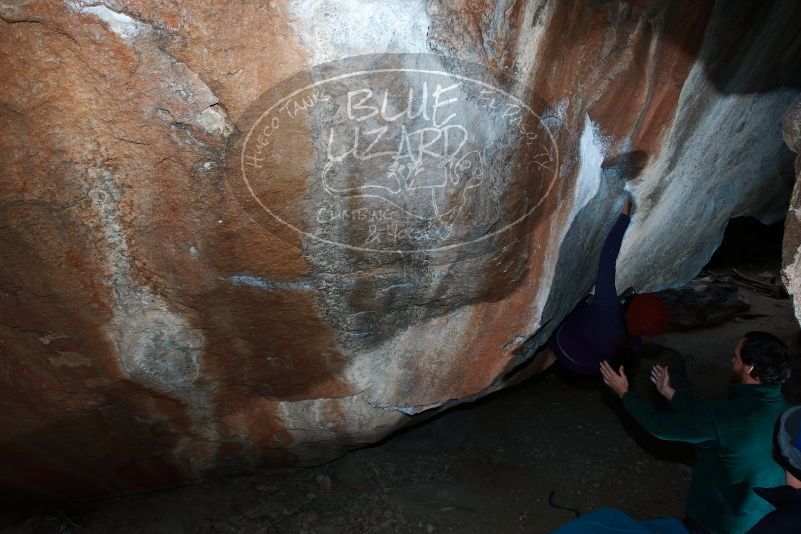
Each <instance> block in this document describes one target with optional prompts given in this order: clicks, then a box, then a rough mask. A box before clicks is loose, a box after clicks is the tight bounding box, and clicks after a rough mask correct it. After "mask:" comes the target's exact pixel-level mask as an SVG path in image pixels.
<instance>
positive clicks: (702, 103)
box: [0, 0, 801, 499]
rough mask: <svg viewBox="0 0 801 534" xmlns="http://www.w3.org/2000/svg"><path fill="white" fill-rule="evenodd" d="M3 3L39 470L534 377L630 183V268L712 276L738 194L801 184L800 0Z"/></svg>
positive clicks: (745, 208) (337, 448)
mask: <svg viewBox="0 0 801 534" xmlns="http://www.w3.org/2000/svg"><path fill="white" fill-rule="evenodd" d="M0 17H1V18H2V20H0V28H2V32H0V41H1V43H2V44H1V46H0V54H2V58H3V65H4V69H3V74H2V76H0V87H1V88H2V91H0V95H2V96H0V98H1V99H2V102H0V117H1V119H2V124H3V128H2V129H0V150H2V152H1V153H2V158H0V162H1V163H0V164H1V165H2V178H3V179H2V181H0V191H1V192H2V196H1V197H0V202H2V203H1V204H0V206H2V209H1V210H0V241H1V242H2V262H0V351H2V364H1V365H0V387H1V389H0V413H2V417H0V433H1V434H0V435H2V440H0V441H1V442H2V443H0V464H1V465H0V470H1V471H2V473H3V476H2V477H0V485H2V486H3V487H4V488H5V489H8V490H9V491H12V492H15V494H17V495H19V494H20V493H21V492H30V493H33V494H45V495H48V496H51V497H54V498H73V499H74V498H85V497H90V496H94V495H98V494H104V493H120V492H129V491H137V490H143V489H148V488H154V487H159V486H165V485H170V484H176V483H179V482H182V481H186V480H190V479H194V478H197V477H200V476H202V475H208V474H218V473H225V472H229V471H230V470H232V469H237V468H239V467H241V466H243V465H249V466H260V467H265V468H270V469H287V468H296V467H298V466H302V465H308V464H312V463H315V462H322V461H325V460H328V459H331V458H333V457H335V456H336V455H338V454H341V453H342V452H343V451H345V450H347V449H348V448H352V447H355V446H358V445H360V444H365V443H370V442H374V441H376V440H378V439H380V438H381V437H383V436H385V435H387V434H388V433H390V432H392V431H393V430H395V429H397V428H400V427H401V426H403V425H405V424H408V423H409V422H411V421H415V420H417V418H420V417H425V416H426V414H431V413H434V412H435V411H437V410H439V409H442V408H443V407H447V406H450V405H453V404H457V403H460V402H465V401H468V400H470V399H475V398H477V397H480V396H482V395H485V394H487V393H488V392H491V391H494V390H497V389H499V388H502V387H504V385H505V384H507V383H508V382H507V377H509V376H510V375H514V376H512V377H511V378H510V379H512V380H518V379H519V378H520V376H521V374H520V372H517V370H519V369H521V368H524V367H525V363H526V362H527V361H529V360H530V359H531V356H532V354H533V353H534V351H535V350H536V349H537V347H539V346H541V345H542V344H543V343H544V342H545V341H546V340H547V337H548V335H549V334H550V332H551V331H552V330H553V328H554V326H555V325H557V324H558V322H559V321H560V320H561V319H562V318H563V317H564V315H565V314H566V313H567V312H568V311H569V310H570V309H571V308H572V307H573V306H574V305H575V304H576V303H577V302H578V300H579V299H580V298H582V296H583V295H585V294H586V292H587V291H589V290H590V289H591V287H592V284H593V278H594V273H595V264H596V261H597V255H598V253H599V249H600V244H601V240H602V239H603V236H604V235H605V233H606V231H607V229H608V228H609V226H610V224H611V223H612V222H613V220H614V218H615V212H616V210H617V209H619V206H620V201H621V198H622V192H623V189H624V188H625V189H628V190H629V191H630V192H631V193H632V194H633V195H634V198H635V203H636V211H635V214H634V219H633V222H632V225H631V227H630V228H629V230H628V233H627V235H626V239H625V242H624V244H623V249H622V251H621V255H620V258H619V263H618V265H619V274H618V287H619V288H621V289H623V288H625V287H628V286H634V287H636V288H637V289H638V290H651V289H661V288H666V287H671V286H677V285H681V284H683V283H685V282H687V281H689V280H690V279H692V277H693V276H694V275H695V274H696V273H698V271H699V270H700V269H701V267H702V266H703V265H704V264H705V263H706V262H707V260H708V259H709V258H710V256H711V255H712V253H713V251H714V250H715V248H716V247H717V246H718V244H719V243H720V241H721V239H722V235H723V230H724V227H725V225H726V222H727V221H728V219H729V218H730V217H734V216H742V215H754V216H757V217H760V218H761V219H762V220H765V221H776V220H780V219H781V218H783V217H784V215H785V212H786V208H787V200H788V198H789V194H790V188H791V186H792V182H793V177H792V172H791V163H790V162H791V158H792V156H791V154H790V152H789V151H788V149H787V148H786V147H785V146H784V144H783V143H782V138H781V132H780V127H779V125H780V118H781V116H782V113H783V112H784V111H785V110H786V109H787V107H788V106H789V105H790V103H791V102H792V101H793V100H794V98H795V97H796V95H797V93H798V91H797V89H798V87H799V83H798V81H799V79H798V69H797V65H799V64H801V61H800V60H801V54H800V53H799V46H798V41H797V39H796V37H797V25H796V21H797V20H799V17H801V4H798V3H797V2H793V1H790V0H788V1H785V2H772V3H762V2H751V1H750V0H742V1H739V2H726V3H720V4H717V5H713V3H712V2H707V1H699V2H646V1H636V2H635V1H628V2H626V1H622V0H619V1H609V2H594V1H589V0H547V1H545V0H543V1H537V0H529V1H525V0H521V1H512V0H509V1H507V0H502V1H499V2H474V1H468V0H458V1H453V0H447V1H445V0H432V1H430V2H427V3H426V2H422V1H419V0H411V1H409V0H389V1H367V0H364V1H356V0H349V1H336V2H335V1H329V0H320V1H311V0H292V1H290V0H274V1H269V2H267V1H264V2H256V1H252V2H251V1H248V2H212V1H211V0H189V1H185V0H184V1H180V2H179V1H178V0H166V1H161V2H150V1H147V0H106V1H94V0H92V1H83V0H65V1H63V2H59V1H56V0H0ZM365 54H369V55H365ZM424 97H425V98H424ZM385 101H386V105H385V104H384V102H385ZM404 102H406V104H409V106H410V107H408V108H407V107H405V105H404ZM420 106H422V107H423V108H425V109H426V110H427V111H425V112H424V111H422V110H421V107H420ZM404 112H405V113H404ZM276 121H277V122H276ZM379 138H380V139H379ZM374 156H375V157H374ZM512 370H515V372H514V373H511V371H512Z"/></svg>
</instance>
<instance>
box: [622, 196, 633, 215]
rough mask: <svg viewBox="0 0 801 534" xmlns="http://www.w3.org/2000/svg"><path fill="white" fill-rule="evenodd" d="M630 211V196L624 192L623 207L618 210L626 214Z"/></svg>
mask: <svg viewBox="0 0 801 534" xmlns="http://www.w3.org/2000/svg"><path fill="white" fill-rule="evenodd" d="M630 212H631V196H629V195H628V194H626V199H625V200H624V201H623V209H622V210H620V213H625V214H626V215H628V214H629V213H630Z"/></svg>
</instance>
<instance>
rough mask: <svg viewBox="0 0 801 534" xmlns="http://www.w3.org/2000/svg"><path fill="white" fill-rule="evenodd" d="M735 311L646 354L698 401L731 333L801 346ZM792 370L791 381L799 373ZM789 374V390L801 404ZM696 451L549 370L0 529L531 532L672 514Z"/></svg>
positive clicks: (718, 370) (14, 513)
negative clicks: (299, 451) (434, 410)
mask: <svg viewBox="0 0 801 534" xmlns="http://www.w3.org/2000/svg"><path fill="white" fill-rule="evenodd" d="M742 291H743V293H744V294H745V295H746V298H748V300H749V301H750V302H751V304H752V307H751V310H750V311H749V312H748V313H747V314H745V316H744V317H740V318H735V319H732V320H730V321H728V322H726V323H724V324H723V325H720V326H716V327H711V328H704V329H699V330H693V331H688V332H681V333H671V334H667V335H664V336H661V337H660V338H656V339H654V340H653V341H655V342H656V343H659V344H661V345H663V346H667V347H670V348H672V349H675V350H676V351H678V352H679V353H680V355H679V356H676V355H673V356H672V357H671V356H670V354H669V353H662V355H657V356H656V358H653V359H649V360H643V361H642V362H641V365H640V366H639V369H638V370H636V369H635V370H633V374H634V375H635V376H636V377H637V378H636V380H637V386H636V387H637V388H638V389H641V390H643V391H647V390H649V388H650V385H649V384H648V383H647V380H646V373H647V372H648V369H650V365H652V364H653V363H655V362H656V361H669V362H670V363H672V364H680V363H681V360H682V359H683V361H684V365H685V367H686V373H687V375H688V377H689V378H690V380H691V381H692V382H693V384H694V385H695V386H696V389H697V393H698V394H699V395H701V396H707V397H714V396H719V395H721V394H722V392H723V391H725V383H726V380H727V377H728V365H729V359H730V357H731V355H732V352H733V349H734V345H735V342H736V340H737V339H738V338H739V337H740V336H741V335H742V334H743V333H745V332H747V331H749V330H767V331H770V332H773V333H776V334H777V335H779V336H781V337H782V338H784V339H785V340H787V342H788V344H789V345H790V346H791V347H792V349H793V351H794V353H796V354H798V353H799V345H798V341H797V340H798V336H797V335H798V326H797V324H796V322H795V319H794V317H793V314H792V310H791V307H790V302H789V300H786V299H785V300H781V299H779V300H777V299H772V298H768V297H765V296H762V295H759V294H756V293H754V292H752V291H750V290H748V289H745V288H744V289H742ZM796 376H801V373H799V374H797V375H796ZM798 382H799V381H797V380H796V381H795V382H794V383H793V384H792V385H791V386H790V387H789V388H787V389H788V396H790V397H791V398H793V399H794V400H795V401H798V400H801V399H800V398H799V395H798V392H799V387H798ZM691 459H692V451H691V449H689V448H687V447H683V446H680V445H675V444H670V443H666V442H659V441H658V440H656V439H654V438H651V437H650V436H647V435H644V434H643V433H642V432H641V431H640V430H639V429H638V428H637V426H636V424H634V423H633V422H632V421H631V420H630V419H629V418H628V417H627V416H626V414H625V413H623V412H622V411H621V409H620V404H619V401H618V400H617V399H616V398H615V397H612V396H611V395H610V394H609V393H608V392H607V391H606V390H605V388H604V386H603V384H602V383H601V382H600V379H598V378H591V379H577V378H576V377H573V376H570V375H569V374H566V373H562V372H559V371H558V370H550V371H548V372H547V373H545V374H544V375H541V376H538V377H536V378H534V379H531V380H529V381H527V382H525V383H523V384H521V385H519V386H517V387H515V388H513V389H511V390H507V391H504V392H500V393H498V394H495V395H493V396H491V397H489V398H486V399H483V400H482V401H480V402H478V403H476V404H473V405H471V406H467V407H459V408H456V409H454V410H451V411H449V412H446V413H445V414H443V415H441V416H438V417H437V418H435V419H433V420H431V421H429V422H427V423H425V424H421V425H418V426H417V427H414V428H411V429H408V430H406V431H404V432H402V433H400V434H398V435H396V436H394V437H392V438H390V439H388V440H386V441H384V442H383V443H380V444H377V445H375V446H372V447H369V448H365V449H361V450H358V451H354V452H352V453H350V454H348V455H346V456H345V457H343V458H341V459H339V460H337V461H335V462H333V463H330V464H327V465H324V466H320V467H317V468H313V469H308V470H305V471H302V472H298V473H295V474H292V475H287V476H281V477H266V476H264V475H262V474H259V473H254V474H253V475H251V476H239V477H235V478H229V479H225V480H217V481H209V482H205V483H200V484H196V485H192V486H189V487H184V488H178V489H175V490H170V491H163V492H159V493H153V494H148V495H134V496H129V497H122V498H117V499H113V500H108V501H104V502H98V503H93V504H90V505H84V506H78V507H75V506H61V507H53V506H37V507H32V508H29V509H26V508H15V509H7V510H5V511H4V512H3V513H2V514H0V533H11V532H25V533H36V534H40V533H41V534H46V533H51V532H53V533H55V532H62V533H64V532H74V533H104V534H106V533H113V534H117V533H119V534H129V533H130V534H133V533H143V534H144V533H147V534H158V533H164V534H167V533H169V534H177V533H206V532H208V533H211V532H237V533H251V532H252V533H272V534H276V533H281V534H284V533H307V534H311V533H316V534H345V533H372V532H375V533H378V532H381V533H393V532H398V533H407V532H408V533H416V532H426V533H432V532H457V533H466V534H471V533H482V534H484V533H495V532H497V533H515V532H521V533H522V532H526V533H541V532H550V531H552V530H553V529H555V528H557V527H558V526H559V525H560V524H562V523H563V522H565V521H568V520H570V519H571V518H573V517H574V513H573V512H570V511H567V510H563V509H558V508H554V507H553V506H551V505H550V504H549V495H551V493H552V492H553V502H554V503H555V504H557V505H560V506H564V507H569V508H576V509H578V510H580V511H582V512H586V511H589V510H593V509H596V508H600V507H607V506H608V507H615V508H619V509H622V510H623V511H625V512H627V513H629V514H631V515H633V516H635V517H637V518H642V519H648V518H657V517H665V516H680V515H681V511H682V507H683V502H684V499H685V497H686V493H687V488H688V484H689V479H690V468H689V467H688V465H689V463H690V462H691Z"/></svg>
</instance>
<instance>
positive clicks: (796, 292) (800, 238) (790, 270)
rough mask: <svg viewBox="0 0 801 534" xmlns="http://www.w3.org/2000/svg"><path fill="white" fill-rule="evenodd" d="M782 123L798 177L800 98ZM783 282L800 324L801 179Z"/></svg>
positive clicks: (787, 228)
mask: <svg viewBox="0 0 801 534" xmlns="http://www.w3.org/2000/svg"><path fill="white" fill-rule="evenodd" d="M782 125H783V131H782V133H783V135H784V141H785V143H787V146H788V147H789V148H790V150H792V151H793V152H795V153H796V154H797V156H796V158H795V174H796V176H801V98H799V99H798V100H796V101H795V102H794V103H793V105H792V106H790V108H789V109H788V110H787V112H786V113H785V115H784V117H783V119H782ZM782 281H783V282H784V287H786V288H787V292H788V293H790V297H791V298H792V299H793V309H794V311H795V318H796V319H797V320H798V322H799V323H801V180H798V179H796V182H795V187H794V188H793V194H792V198H791V199H790V209H789V210H787V217H786V219H785V221H784V240H783V242H782Z"/></svg>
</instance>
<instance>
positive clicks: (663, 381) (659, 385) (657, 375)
mask: <svg viewBox="0 0 801 534" xmlns="http://www.w3.org/2000/svg"><path fill="white" fill-rule="evenodd" d="M651 382H653V383H654V385H655V386H656V390H657V391H658V392H659V394H660V395H662V396H663V397H665V398H666V399H667V400H670V399H672V398H673V395H674V394H675V393H676V390H675V389H673V388H672V387H671V386H670V371H668V368H667V367H662V366H661V365H654V366H653V367H651Z"/></svg>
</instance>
